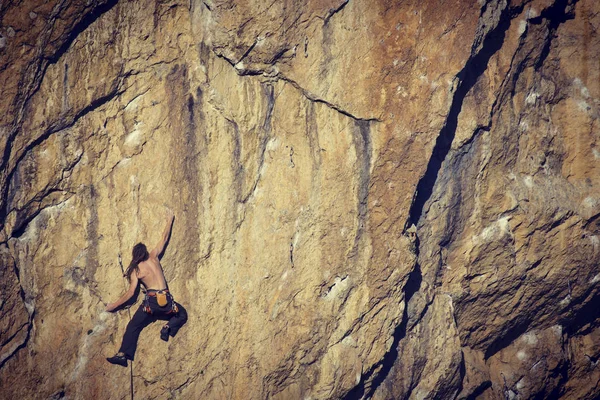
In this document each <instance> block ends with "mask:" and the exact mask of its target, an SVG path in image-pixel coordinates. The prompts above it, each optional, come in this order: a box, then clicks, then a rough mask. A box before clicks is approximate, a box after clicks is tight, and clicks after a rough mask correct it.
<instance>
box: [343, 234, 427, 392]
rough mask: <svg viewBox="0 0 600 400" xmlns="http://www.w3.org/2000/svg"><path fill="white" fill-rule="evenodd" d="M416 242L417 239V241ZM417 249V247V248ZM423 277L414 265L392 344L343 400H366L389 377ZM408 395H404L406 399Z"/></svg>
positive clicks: (419, 269) (405, 288) (417, 266)
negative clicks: (411, 300) (412, 300)
mask: <svg viewBox="0 0 600 400" xmlns="http://www.w3.org/2000/svg"><path fill="white" fill-rule="evenodd" d="M417 240H418V239H417ZM417 249H418V246H417ZM422 281H423V277H422V275H421V267H420V265H419V264H416V265H415V268H414V269H413V270H412V272H411V273H410V274H409V275H408V280H407V282H406V285H405V286H404V293H405V298H404V299H405V300H404V302H405V307H404V312H403V314H402V322H401V323H400V325H398V326H396V329H395V330H394V334H393V336H392V337H393V342H392V346H391V347H390V350H389V351H388V352H386V353H385V354H384V356H383V358H382V359H381V361H379V362H378V363H376V364H374V365H373V366H372V367H371V368H370V369H369V370H368V371H367V372H366V373H365V374H363V376H362V378H361V381H360V383H359V384H358V385H357V386H355V387H354V388H353V389H352V390H350V392H348V393H347V394H346V396H344V397H343V400H361V399H368V398H371V396H373V394H374V393H375V391H376V390H377V388H378V387H379V386H380V385H381V384H382V383H383V382H384V381H385V379H386V378H387V376H388V375H389V373H390V371H391V370H392V367H393V366H394V364H395V363H396V360H397V359H398V344H399V343H400V341H401V340H402V339H404V337H405V336H406V332H407V329H408V321H409V316H408V307H407V306H406V305H408V302H409V301H410V299H411V298H412V297H413V296H414V294H415V293H417V292H418V291H419V290H420V289H421V282H422ZM408 397H409V394H407V395H406V398H408Z"/></svg>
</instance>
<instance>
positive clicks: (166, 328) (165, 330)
mask: <svg viewBox="0 0 600 400" xmlns="http://www.w3.org/2000/svg"><path fill="white" fill-rule="evenodd" d="M170 330H171V329H170V328H169V325H165V326H163V328H162V329H161V330H160V338H161V339H162V340H164V341H165V342H168V341H169V331H170Z"/></svg>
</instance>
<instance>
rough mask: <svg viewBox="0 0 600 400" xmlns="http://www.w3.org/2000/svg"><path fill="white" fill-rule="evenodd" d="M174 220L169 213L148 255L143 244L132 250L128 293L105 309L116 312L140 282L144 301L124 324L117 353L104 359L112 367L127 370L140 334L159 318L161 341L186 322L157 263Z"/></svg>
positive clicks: (127, 275) (173, 333)
mask: <svg viewBox="0 0 600 400" xmlns="http://www.w3.org/2000/svg"><path fill="white" fill-rule="evenodd" d="M174 219H175V216H174V215H173V212H172V211H171V210H168V215H167V226H166V227H165V230H164V232H163V235H162V238H161V240H160V242H159V243H158V245H157V246H156V247H155V248H154V249H153V250H152V251H151V252H150V253H148V250H147V249H146V246H145V245H144V244H143V243H138V244H136V245H135V246H134V247H133V251H132V260H131V263H130V264H129V267H128V268H127V271H125V275H124V276H125V277H127V279H128V280H129V290H127V292H126V293H125V294H124V295H123V296H121V298H120V299H119V300H117V301H116V302H114V303H111V304H108V305H107V306H106V311H109V312H114V311H117V310H118V309H119V307H121V306H123V305H124V304H125V303H126V302H128V301H129V300H130V299H131V298H132V297H133V296H134V294H135V293H136V291H137V289H138V284H139V282H141V283H142V284H143V285H144V287H145V288H146V289H145V296H144V301H143V302H142V304H141V305H140V307H139V308H138V309H137V311H136V312H135V314H134V315H133V318H131V321H129V324H127V329H125V334H124V335H123V342H122V344H121V348H120V349H119V352H118V353H117V354H115V355H114V356H113V357H109V358H107V360H108V362H110V363H112V364H117V365H122V366H123V367H126V366H127V360H132V361H133V358H134V355H135V350H136V347H137V342H138V338H139V337H140V333H141V332H142V329H144V328H145V327H146V326H148V325H149V324H150V323H152V322H154V321H156V320H158V319H161V320H168V322H167V323H166V324H165V325H164V326H163V327H162V329H161V331H160V338H161V339H162V340H164V341H165V342H166V341H168V340H169V336H171V337H174V336H175V335H176V334H177V331H179V328H181V327H182V326H183V324H185V322H186V321H187V312H186V310H185V308H183V306H182V305H181V304H179V303H177V302H175V300H174V299H173V295H172V294H171V292H170V291H169V289H168V286H167V282H166V280H165V275H164V273H163V270H162V266H161V265H160V261H159V258H160V256H161V255H162V253H163V251H164V249H165V245H166V244H167V241H168V239H169V236H170V234H171V228H172V226H173V220H174Z"/></svg>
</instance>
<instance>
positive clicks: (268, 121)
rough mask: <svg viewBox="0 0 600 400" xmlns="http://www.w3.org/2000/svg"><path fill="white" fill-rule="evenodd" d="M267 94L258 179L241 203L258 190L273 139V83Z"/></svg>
mask: <svg viewBox="0 0 600 400" xmlns="http://www.w3.org/2000/svg"><path fill="white" fill-rule="evenodd" d="M264 91H265V94H266V97H267V112H266V115H265V121H264V123H263V125H262V131H261V134H262V135H263V136H262V138H261V140H260V145H259V148H260V154H259V158H258V167H257V168H256V179H255V181H254V184H253V185H252V189H251V190H250V191H249V192H248V193H247V194H246V196H245V197H244V198H243V199H242V201H241V203H243V204H245V203H247V202H248V200H250V197H252V195H253V194H254V192H255V191H256V188H257V186H258V183H259V181H260V178H261V169H262V166H263V164H264V162H265V153H266V151H267V144H268V143H269V139H271V130H272V119H273V109H274V108H275V96H274V94H275V93H274V88H273V85H266V86H265V90H264Z"/></svg>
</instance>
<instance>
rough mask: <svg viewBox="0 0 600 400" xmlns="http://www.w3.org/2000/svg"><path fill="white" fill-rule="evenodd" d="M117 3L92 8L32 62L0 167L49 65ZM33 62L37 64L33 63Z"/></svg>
mask: <svg viewBox="0 0 600 400" xmlns="http://www.w3.org/2000/svg"><path fill="white" fill-rule="evenodd" d="M117 3H118V0H109V1H107V2H106V3H104V4H101V5H99V6H97V7H96V8H94V9H92V10H91V11H90V12H89V13H88V14H86V15H85V16H84V17H83V18H82V19H81V20H80V21H79V22H78V23H77V24H75V26H74V27H73V29H71V31H70V32H69V33H67V36H66V38H65V41H64V42H63V44H62V45H61V46H60V47H59V48H58V49H57V50H56V52H55V53H54V54H52V55H51V56H49V57H44V56H43V54H40V55H39V57H38V59H37V60H36V61H34V62H33V63H32V64H30V66H32V67H34V68H35V72H34V73H33V78H32V79H31V82H30V83H29V84H27V83H26V82H21V83H22V86H23V87H24V88H25V89H24V91H25V92H24V93H22V96H19V95H17V97H16V99H15V101H14V104H16V108H17V109H18V110H19V111H18V112H17V117H16V118H15V121H16V128H14V129H13V132H12V133H11V134H10V135H9V138H8V140H7V143H6V146H5V147H4V153H3V156H2V160H1V161H0V168H5V167H6V166H7V165H8V162H9V160H10V156H11V153H12V146H11V144H12V142H13V141H14V139H15V138H16V136H17V135H18V133H19V129H18V126H19V125H20V122H21V121H20V119H22V118H23V112H24V110H25V107H26V105H27V103H28V102H29V100H30V99H31V98H32V97H33V95H34V94H35V93H36V92H37V91H38V90H39V88H40V86H41V84H42V81H43V80H44V77H45V75H46V71H47V70H48V67H49V66H50V65H52V64H56V63H57V62H58V61H59V60H60V59H61V58H62V56H63V55H64V54H65V53H66V52H67V51H68V50H69V48H70V47H71V45H72V44H73V42H74V41H75V39H77V37H79V35H80V34H81V33H82V32H84V31H85V30H86V29H87V28H88V27H89V26H90V25H92V24H93V23H94V22H95V21H97V20H98V18H100V17H101V16H102V15H104V14H105V13H107V12H108V11H110V10H111V9H112V8H113V7H114V6H115V5H116V4H117ZM62 5H63V4H61V5H59V7H58V8H57V9H56V11H55V13H53V16H51V17H50V19H52V18H54V19H57V18H59V14H60V12H61V11H62V7H61V6H62ZM51 33H52V28H50V33H49V34H48V38H46V41H45V42H46V43H44V46H42V47H44V48H45V47H46V46H45V45H47V40H49V37H50V35H51ZM41 51H43V50H41ZM33 64H35V65H33ZM66 73H67V72H66V71H65V79H66ZM19 94H21V93H19ZM7 182H8V180H7ZM1 217H2V216H1V215H0V221H2V218H1Z"/></svg>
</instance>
